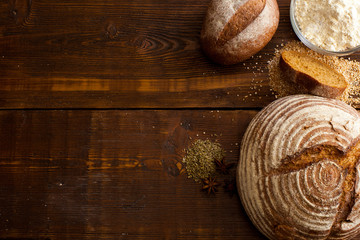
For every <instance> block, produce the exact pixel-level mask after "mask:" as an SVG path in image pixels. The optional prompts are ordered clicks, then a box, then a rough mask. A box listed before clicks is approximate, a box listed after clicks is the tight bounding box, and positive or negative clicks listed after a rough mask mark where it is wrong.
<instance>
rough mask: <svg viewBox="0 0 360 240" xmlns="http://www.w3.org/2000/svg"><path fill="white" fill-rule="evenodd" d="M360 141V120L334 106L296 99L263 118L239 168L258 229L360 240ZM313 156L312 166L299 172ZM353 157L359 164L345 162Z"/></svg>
mask: <svg viewBox="0 0 360 240" xmlns="http://www.w3.org/2000/svg"><path fill="white" fill-rule="evenodd" d="M359 138H360V116H359V114H358V113H357V111H356V110H355V109H354V108H352V107H350V106H349V105H347V104H345V103H343V102H341V101H338V100H335V99H329V98H322V97H317V96H312V95H292V96H288V97H284V98H281V99H278V100H276V101H274V102H273V103H271V104H270V105H268V106H267V107H266V108H264V109H263V110H262V111H260V112H259V113H258V114H257V115H256V116H255V118H254V119H253V120H252V121H251V123H250V124H249V126H248V128H247V130H246V132H245V134H244V137H243V140H242V143H241V150H240V161H239V164H238V168H237V187H238V192H239V196H240V198H241V201H242V204H243V206H244V208H245V210H246V212H247V214H248V216H249V218H250V219H251V221H252V222H253V223H254V225H255V226H256V227H257V228H258V229H259V230H260V231H261V232H262V233H263V234H264V235H265V236H267V237H268V238H269V239H347V238H351V237H354V236H356V235H357V234H358V233H359V232H360V201H359V197H358V195H359V193H360V184H359V172H360V171H359V165H358V164H357V161H358V158H359V157H360V154H357V152H359V150H360V144H359ZM321 151H323V152H326V151H329V153H330V154H329V155H328V156H329V157H325V156H326V155H323V156H322V155H321V154H318V153H319V152H321ZM333 153H334V156H332V154H333ZM335 153H336V154H335ZM354 153H355V154H354ZM306 154H307V155H308V156H309V157H310V160H311V161H308V162H305V163H304V162H303V163H301V164H299V165H296V161H295V160H296V159H298V158H299V157H301V156H307V155H306ZM316 154H318V155H316ZM350 154H354V156H353V158H354V159H351V158H350V157H349V159H351V161H353V162H354V161H356V163H352V164H350V163H348V162H347V161H345V160H348V156H350ZM313 155H314V156H313ZM315 155H316V156H315ZM351 156H352V155H351ZM337 158H339V160H338V159H337ZM344 159H345V160H344ZM348 161H350V160H348ZM299 162H300V161H299Z"/></svg>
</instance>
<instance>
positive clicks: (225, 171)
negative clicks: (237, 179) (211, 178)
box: [215, 158, 235, 174]
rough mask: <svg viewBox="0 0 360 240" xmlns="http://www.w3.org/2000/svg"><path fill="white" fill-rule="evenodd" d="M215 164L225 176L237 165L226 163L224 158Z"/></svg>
mask: <svg viewBox="0 0 360 240" xmlns="http://www.w3.org/2000/svg"><path fill="white" fill-rule="evenodd" d="M215 164H216V167H217V169H218V170H219V171H220V172H221V173H223V174H228V173H229V169H230V168H232V167H233V166H234V165H235V163H226V162H225V159H224V158H223V159H221V160H215Z"/></svg>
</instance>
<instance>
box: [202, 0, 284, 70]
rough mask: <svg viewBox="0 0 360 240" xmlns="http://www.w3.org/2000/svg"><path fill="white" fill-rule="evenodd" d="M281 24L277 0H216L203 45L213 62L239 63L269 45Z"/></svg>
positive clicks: (205, 29)
mask: <svg viewBox="0 0 360 240" xmlns="http://www.w3.org/2000/svg"><path fill="white" fill-rule="evenodd" d="M278 24H279V8H278V5H277V2H276V0H230V1H229V0H212V1H211V3H210V5H209V8H208V10H207V15H206V17H205V21H204V24H203V28H202V32H201V45H202V48H203V50H204V52H205V53H206V54H207V55H208V56H209V57H210V58H211V59H212V60H213V61H215V62H217V63H220V64H235V63H238V62H241V61H243V60H246V59H248V58H249V57H251V56H252V55H254V54H255V53H257V52H258V51H260V50H261V49H262V48H263V47H265V45H266V44H267V43H268V42H269V41H270V40H271V38H272V36H273V35H274V34H275V31H276V29H277V27H278Z"/></svg>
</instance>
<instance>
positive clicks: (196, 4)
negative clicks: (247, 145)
mask: <svg viewBox="0 0 360 240" xmlns="http://www.w3.org/2000/svg"><path fill="white" fill-rule="evenodd" d="M278 2H279V7H280V14H281V18H280V25H279V28H278V31H277V33H276V34H275V36H274V38H273V39H272V41H271V42H270V43H269V44H268V45H267V46H266V47H265V48H264V49H263V50H262V51H261V52H260V53H258V54H257V55H255V56H254V57H253V58H251V59H249V60H247V61H245V62H244V63H241V64H238V65H234V66H219V65H216V64H213V63H212V62H211V61H209V60H208V59H207V58H206V57H205V56H204V54H203V53H202V51H201V50H200V45H199V35H200V30H201V25H202V21H203V18H204V16H205V13H206V9H207V5H208V3H209V0H200V1H195V0H181V1H180V0H168V1H164V0H121V1H116V0H105V1H100V0H91V1H90V0H88V1H86V0H78V1H70V0H65V1H55V0H8V1H0V108H1V110H0V124H1V128H0V180H1V182H0V238H1V239H51V240H54V239H263V237H262V236H261V234H260V233H259V232H258V231H257V230H256V229H255V228H254V227H253V226H252V224H251V222H250V221H249V219H248V218H247V216H246V214H245V212H244V210H243V208H242V206H241V202H240V200H239V198H238V196H237V195H236V194H235V195H231V194H229V192H227V191H225V189H224V188H223V187H220V188H219V191H218V192H217V193H216V194H214V195H207V194H206V193H205V192H203V191H201V184H200V183H196V182H194V181H193V180H192V179H188V178H187V174H186V172H185V171H184V166H183V164H182V159H183V157H184V149H186V148H187V147H188V146H189V144H190V143H191V142H193V141H194V140H196V139H210V140H211V141H217V142H219V143H221V145H222V147H223V148H224V149H225V150H226V157H225V159H226V161H227V162H233V163H236V162H237V161H238V158H239V145H240V143H241V138H242V135H243V133H244V131H245V129H246V126H247V125H248V123H249V122H250V120H251V119H252V118H253V117H254V115H255V114H256V113H257V112H258V111H259V109H261V108H262V107H264V106H265V105H267V104H268V103H270V102H271V101H273V100H274V99H275V98H274V95H273V94H272V92H271V89H270V87H269V84H268V75H267V61H269V60H270V59H271V58H272V56H273V54H274V49H275V48H280V47H281V46H282V45H283V44H285V43H286V42H288V41H290V40H294V39H296V36H295V35H294V33H293V31H292V29H291V25H290V22H289V5H290V0H279V1H278ZM352 58H353V59H360V55H354V56H353V57H352ZM232 177H234V174H233V172H232V173H231V174H229V176H222V177H221V178H220V179H219V181H220V180H221V181H224V180H228V179H229V178H232ZM223 185H224V184H223Z"/></svg>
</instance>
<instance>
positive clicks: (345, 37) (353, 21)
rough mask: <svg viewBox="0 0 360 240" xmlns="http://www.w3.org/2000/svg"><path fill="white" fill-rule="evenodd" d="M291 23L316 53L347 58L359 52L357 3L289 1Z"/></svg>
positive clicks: (351, 0) (349, 0)
mask: <svg viewBox="0 0 360 240" xmlns="http://www.w3.org/2000/svg"><path fill="white" fill-rule="evenodd" d="M290 20H291V24H292V27H293V29H294V32H295V34H296V35H297V36H298V38H299V39H300V40H301V41H302V42H303V43H304V44H305V45H306V46H307V47H309V48H310V49H312V50H314V51H316V52H319V53H322V54H327V55H336V56H346V55H350V54H352V53H354V52H357V51H359V50H360V0H291V4H290Z"/></svg>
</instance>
